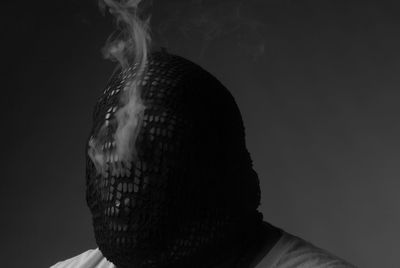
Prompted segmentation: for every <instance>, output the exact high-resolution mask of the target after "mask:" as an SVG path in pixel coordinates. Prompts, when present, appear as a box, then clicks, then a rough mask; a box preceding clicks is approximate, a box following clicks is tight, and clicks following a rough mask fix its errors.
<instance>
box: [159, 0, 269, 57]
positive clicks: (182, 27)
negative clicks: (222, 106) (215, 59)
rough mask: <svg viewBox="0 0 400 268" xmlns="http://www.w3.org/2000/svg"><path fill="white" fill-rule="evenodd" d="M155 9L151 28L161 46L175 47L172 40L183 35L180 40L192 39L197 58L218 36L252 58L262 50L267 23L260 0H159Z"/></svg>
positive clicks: (190, 42)
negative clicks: (154, 23) (154, 19)
mask: <svg viewBox="0 0 400 268" xmlns="http://www.w3.org/2000/svg"><path fill="white" fill-rule="evenodd" d="M155 10H159V11H160V12H159V13H160V14H159V16H160V17H162V18H160V20H159V22H158V23H157V25H154V26H153V29H154V32H155V34H156V36H157V38H158V39H159V40H160V41H159V42H160V43H161V45H162V46H166V47H170V46H174V47H173V48H176V46H179V44H176V43H174V42H175V40H182V39H183V41H181V42H180V43H184V44H188V43H189V44H192V41H193V40H196V48H197V47H198V46H197V44H199V45H200V49H198V51H196V52H195V53H196V54H197V55H198V57H199V58H202V57H204V56H205V54H206V53H207V51H208V50H209V49H210V47H211V46H212V45H213V44H214V42H215V41H218V40H220V41H221V40H228V41H229V42H230V44H229V46H230V47H233V48H236V49H237V50H239V51H240V52H243V53H244V54H245V55H247V56H248V57H249V58H250V59H253V60H256V59H257V58H258V57H261V56H263V54H264V52H265V48H266V45H267V43H266V40H265V36H266V30H267V25H266V23H265V22H264V21H265V15H264V14H262V12H260V11H261V10H265V3H264V2H263V1H261V0H185V1H183V0H173V1H159V2H157V5H155ZM165 10H168V12H164V13H162V14H161V12H163V11H165ZM260 13H261V14H260ZM186 46H187V45H186ZM184 49H185V48H184Z"/></svg>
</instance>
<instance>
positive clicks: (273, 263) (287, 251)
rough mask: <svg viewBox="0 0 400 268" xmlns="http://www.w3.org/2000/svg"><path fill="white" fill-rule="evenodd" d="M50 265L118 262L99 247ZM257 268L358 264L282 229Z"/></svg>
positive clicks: (71, 267)
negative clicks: (107, 257) (281, 233)
mask: <svg viewBox="0 0 400 268" xmlns="http://www.w3.org/2000/svg"><path fill="white" fill-rule="evenodd" d="M50 268H116V266H115V265H114V264H112V263H111V262H109V261H107V259H106V258H105V257H104V256H103V254H102V253H101V251H100V250H99V249H98V248H96V249H90V250H88V251H85V252H83V253H82V254H79V255H77V256H75V257H72V258H70V259H67V260H65V261H61V262H58V263H56V264H55V265H53V266H51V267H50ZM254 268H356V266H353V265H351V264H349V263H347V262H345V261H344V260H341V259H340V258H338V257H336V256H334V255H332V254H330V253H328V252H327V251H325V250H323V249H320V248H318V247H315V246H314V245H312V244H311V243H309V242H307V241H304V240H303V239H301V238H298V237H296V236H294V235H291V234H288V233H286V232H283V235H282V237H281V238H280V239H279V240H278V242H277V243H276V244H275V245H274V247H273V248H272V249H271V250H270V251H269V252H268V253H267V254H266V255H265V256H264V257H263V258H262V260H261V261H260V262H259V263H258V264H257V265H256V266H255V267H254Z"/></svg>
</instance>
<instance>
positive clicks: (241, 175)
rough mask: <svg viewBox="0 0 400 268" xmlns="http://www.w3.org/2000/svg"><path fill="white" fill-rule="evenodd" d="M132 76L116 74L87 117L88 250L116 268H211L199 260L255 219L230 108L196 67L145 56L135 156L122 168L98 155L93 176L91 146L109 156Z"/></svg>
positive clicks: (216, 253)
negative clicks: (91, 239) (93, 246)
mask: <svg viewBox="0 0 400 268" xmlns="http://www.w3.org/2000/svg"><path fill="white" fill-rule="evenodd" d="M134 75H135V69H134V68H128V69H126V70H124V71H119V70H117V71H116V72H115V73H114V74H113V76H112V77H111V79H110V81H109V84H108V85H107V88H106V90H105V91H104V93H103V94H102V95H101V96H100V97H99V99H98V101H97V103H96V107H95V110H94V114H93V127H92V130H91V133H90V135H89V139H88V143H87V152H88V153H87V168H86V170H87V172H86V179H87V180H86V182H87V191H86V194H87V195H86V199H87V204H88V206H89V208H90V211H91V213H92V220H93V226H94V232H95V238H96V242H97V244H98V246H99V248H100V250H101V251H102V253H103V255H104V256H105V257H106V258H107V259H108V260H109V261H111V262H113V263H114V264H115V265H116V266H117V267H119V268H125V267H135V268H136V267H137V268H142V267H170V266H172V267H180V266H182V267H183V266H185V267H197V266H196V265H198V267H211V266H207V264H206V261H205V260H207V258H208V259H212V260H213V261H214V262H215V261H216V260H217V259H218V258H221V259H222V258H223V257H224V254H229V253H228V251H232V250H233V249H234V248H236V247H235V246H234V245H239V244H240V241H239V240H240V238H241V234H242V233H243V234H244V233H245V232H246V230H247V229H248V228H250V226H254V224H255V223H258V222H261V219H262V218H261V216H260V214H259V213H258V212H257V207H258V205H259V202H260V190H259V184H258V178H257V175H256V173H255V172H254V171H253V169H252V163H251V159H250V156H249V154H248V152H247V150H246V146H245V136H244V128H243V123H242V119H241V115H240V112H239V110H238V107H237V105H236V103H235V101H234V99H233V97H232V96H231V95H230V93H229V92H228V91H227V90H226V89H225V87H224V86H223V85H222V84H221V83H219V82H218V80H217V79H216V78H214V77H213V76H212V75H210V74H209V73H207V72H206V71H205V70H203V69H202V68H200V67H199V66H198V65H196V64H194V63H192V62H190V61H188V60H185V59H183V58H181V57H178V56H173V55H171V54H167V53H166V52H156V53H152V54H150V55H149V59H148V64H147V67H146V71H145V72H144V74H143V75H142V76H141V78H140V83H141V86H142V87H141V99H142V103H143V111H142V117H141V119H140V122H139V123H138V124H137V133H136V134H135V135H136V138H135V142H134V147H135V148H134V149H135V150H134V154H135V155H134V156H132V157H131V158H130V159H131V160H130V161H122V162H121V161H120V159H118V157H115V156H113V154H107V156H106V157H105V158H104V161H105V162H106V163H107V165H106V168H105V170H104V172H103V173H102V172H99V170H98V168H96V163H95V162H96V161H94V160H93V157H90V152H91V150H92V149H93V141H94V140H96V141H97V146H99V148H101V150H103V151H105V152H106V151H112V150H113V147H115V146H116V143H115V140H114V137H115V132H116V131H117V129H118V126H117V123H116V122H115V120H114V117H115V116H116V113H118V109H120V105H121V104H120V99H119V94H121V92H122V91H123V90H122V89H123V88H124V86H125V84H126V83H129V79H130V78H131V77H133V76H134ZM105 120H109V124H107V125H106V126H105V125H104V123H105ZM100 133H101V134H100ZM113 167H114V168H113ZM115 167H117V168H115ZM118 167H119V168H118ZM205 256H207V257H205Z"/></svg>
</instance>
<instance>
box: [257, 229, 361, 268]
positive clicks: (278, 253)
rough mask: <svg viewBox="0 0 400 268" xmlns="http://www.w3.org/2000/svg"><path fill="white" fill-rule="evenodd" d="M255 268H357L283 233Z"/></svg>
mask: <svg viewBox="0 0 400 268" xmlns="http://www.w3.org/2000/svg"><path fill="white" fill-rule="evenodd" d="M255 268H356V266H354V265H352V264H349V263H348V262H346V261H344V260H342V259H340V258H338V257H336V256H334V255H332V254H330V253H329V252H327V251H325V250H323V249H320V248H318V247H316V246H314V245H313V244H311V243H309V242H307V241H305V240H303V239H301V238H298V237H296V236H293V235H291V234H288V233H286V232H283V235H282V237H281V238H280V239H279V241H278V242H277V243H276V245H275V246H274V247H273V248H272V249H271V250H270V252H268V254H267V255H266V256H265V257H264V258H263V260H262V261H261V262H260V263H259V264H258V265H257V266H256V267H255Z"/></svg>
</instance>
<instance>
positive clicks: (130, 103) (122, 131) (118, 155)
mask: <svg viewBox="0 0 400 268" xmlns="http://www.w3.org/2000/svg"><path fill="white" fill-rule="evenodd" d="M141 2H143V1H142V0H100V2H99V4H100V7H101V8H102V9H103V10H104V9H107V8H108V10H109V11H110V13H111V14H112V15H113V16H114V17H115V20H116V24H117V27H118V31H116V33H118V34H116V33H114V34H112V35H111V36H110V37H109V39H108V40H107V42H106V45H105V46H104V48H103V54H104V57H105V58H107V59H110V60H113V61H117V62H118V63H119V65H120V67H121V69H122V72H124V71H125V70H126V69H128V68H130V67H132V66H134V68H135V69H136V75H135V76H133V78H131V80H130V81H125V83H126V84H125V85H124V90H123V92H121V94H120V108H119V109H118V110H117V111H116V112H115V114H114V118H113V120H115V122H116V124H117V130H116V132H115V133H114V142H113V144H114V147H113V150H112V151H110V150H106V151H105V150H104V143H103V142H104V139H102V138H101V137H103V136H104V133H103V132H104V131H106V130H107V124H108V123H109V122H108V121H107V120H106V121H105V123H104V125H103V126H102V128H101V129H100V131H99V133H97V139H96V140H95V139H91V141H90V143H89V146H90V149H89V152H88V154H89V156H90V158H91V159H92V161H93V163H94V164H95V166H96V169H97V171H98V173H101V174H103V175H104V176H107V175H108V174H107V173H106V170H107V163H108V162H109V163H110V166H109V170H110V172H112V173H113V174H121V173H124V172H129V170H125V169H124V168H125V167H126V166H130V161H131V160H132V159H133V158H134V157H135V156H136V150H135V142H136V138H137V134H138V132H139V130H140V126H141V122H142V119H143V113H144V109H145V106H144V104H143V102H142V99H141V88H140V83H139V81H140V79H141V77H142V75H143V74H144V73H145V71H146V64H147V57H148V50H149V46H150V42H151V38H150V31H149V22H150V17H148V18H143V17H142V14H141V11H142V9H141V7H139V4H141ZM102 143H103V144H102ZM110 159H111V161H109V160H110ZM116 163H117V164H116ZM121 163H125V165H124V166H122V165H121Z"/></svg>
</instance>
